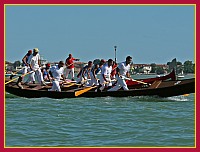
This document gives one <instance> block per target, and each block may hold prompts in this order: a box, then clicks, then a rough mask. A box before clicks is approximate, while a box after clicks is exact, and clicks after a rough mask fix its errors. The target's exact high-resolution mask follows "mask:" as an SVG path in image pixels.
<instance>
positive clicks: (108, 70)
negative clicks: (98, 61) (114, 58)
mask: <svg viewBox="0 0 200 152" xmlns="http://www.w3.org/2000/svg"><path fill="white" fill-rule="evenodd" d="M111 72H112V66H110V67H108V64H105V65H103V67H102V71H101V74H102V75H105V77H106V78H110V74H111Z"/></svg>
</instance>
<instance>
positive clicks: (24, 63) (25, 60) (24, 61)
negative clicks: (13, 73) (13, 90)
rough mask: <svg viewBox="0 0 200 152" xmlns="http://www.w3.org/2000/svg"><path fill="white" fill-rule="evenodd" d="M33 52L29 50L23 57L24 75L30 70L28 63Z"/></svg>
mask: <svg viewBox="0 0 200 152" xmlns="http://www.w3.org/2000/svg"><path fill="white" fill-rule="evenodd" d="M31 54H32V50H29V51H28V53H26V55H25V56H24V57H23V59H22V63H23V66H24V67H23V71H22V75H24V74H26V73H27V71H28V70H29V65H28V63H27V62H28V59H29V57H30V55H31ZM22 81H24V76H23V77H22Z"/></svg>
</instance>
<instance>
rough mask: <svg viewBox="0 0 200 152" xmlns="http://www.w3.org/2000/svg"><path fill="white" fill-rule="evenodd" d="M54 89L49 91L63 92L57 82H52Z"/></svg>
mask: <svg viewBox="0 0 200 152" xmlns="http://www.w3.org/2000/svg"><path fill="white" fill-rule="evenodd" d="M52 84H53V85H52V88H51V89H49V91H59V92H60V91H61V89H60V84H59V81H57V80H55V81H53V82H52Z"/></svg>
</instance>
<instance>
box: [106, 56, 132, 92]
mask: <svg viewBox="0 0 200 152" xmlns="http://www.w3.org/2000/svg"><path fill="white" fill-rule="evenodd" d="M131 62H132V57H130V56H127V57H126V61H125V62H122V63H119V65H118V67H117V74H116V78H117V84H116V86H114V87H113V88H111V89H109V90H108V91H117V90H119V89H120V88H121V87H123V89H124V90H129V89H128V87H127V84H126V81H125V79H126V78H127V77H128V78H131V77H130V73H129V70H130V64H131Z"/></svg>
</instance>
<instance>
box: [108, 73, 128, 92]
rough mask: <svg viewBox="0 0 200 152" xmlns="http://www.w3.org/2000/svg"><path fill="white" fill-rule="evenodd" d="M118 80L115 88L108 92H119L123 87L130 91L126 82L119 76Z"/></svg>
mask: <svg viewBox="0 0 200 152" xmlns="http://www.w3.org/2000/svg"><path fill="white" fill-rule="evenodd" d="M116 78H117V84H116V86H114V87H113V88H111V89H109V90H108V91H117V90H119V89H120V88H121V87H123V89H124V90H129V89H128V87H127V84H126V81H125V80H124V79H122V78H120V77H119V76H116Z"/></svg>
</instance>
